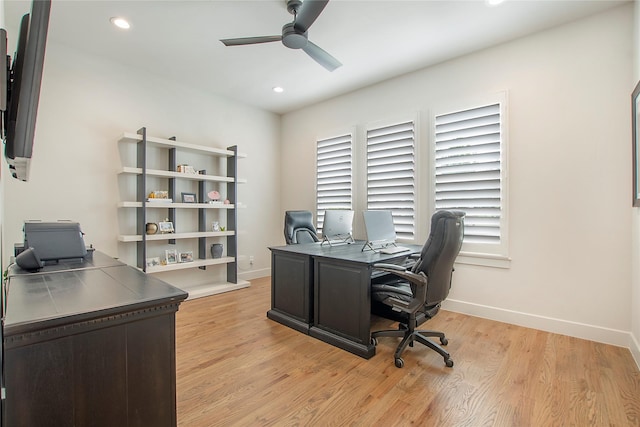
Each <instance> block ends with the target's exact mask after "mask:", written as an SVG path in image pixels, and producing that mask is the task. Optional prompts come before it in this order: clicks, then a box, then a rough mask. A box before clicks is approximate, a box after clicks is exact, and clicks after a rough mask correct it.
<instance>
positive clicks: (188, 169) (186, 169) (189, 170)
mask: <svg viewBox="0 0 640 427" xmlns="http://www.w3.org/2000/svg"><path fill="white" fill-rule="evenodd" d="M178 172H181V173H191V174H197V173H198V171H196V169H195V168H194V167H193V166H189V165H178Z"/></svg>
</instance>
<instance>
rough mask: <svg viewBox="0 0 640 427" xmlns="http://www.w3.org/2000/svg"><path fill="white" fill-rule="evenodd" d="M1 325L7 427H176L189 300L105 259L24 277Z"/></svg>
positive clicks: (16, 276) (12, 290) (13, 279)
mask: <svg viewBox="0 0 640 427" xmlns="http://www.w3.org/2000/svg"><path fill="white" fill-rule="evenodd" d="M8 286H9V289H8V298H7V310H6V313H5V318H4V328H3V333H4V374H5V384H4V385H5V387H6V400H5V406H4V410H5V411H4V412H5V413H4V414H3V415H4V418H5V419H4V422H5V423H4V425H6V426H10V427H13V426H73V425H76V426H85V425H91V426H151V425H153V426H175V425H176V395H175V393H176V389H175V373H176V369H175V312H176V311H177V310H178V306H179V304H180V303H181V302H182V301H183V300H184V299H186V298H187V296H188V294H187V293H186V292H184V291H182V290H180V289H178V288H175V287H173V286H171V285H169V284H167V283H165V282H162V281H161V280H158V279H155V278H153V277H151V276H147V275H145V274H144V273H142V272H141V271H139V270H137V269H135V268H133V267H130V266H127V265H125V264H123V263H121V262H119V261H117V260H115V259H113V258H110V257H108V256H107V255H104V254H101V253H99V252H96V253H95V254H94V255H93V259H89V260H86V261H85V260H83V261H69V262H65V263H61V264H59V265H54V266H48V267H45V268H44V270H43V271H42V272H38V273H31V274H26V273H25V272H23V271H22V270H20V269H19V268H17V267H16V268H12V269H11V271H10V274H9V280H8Z"/></svg>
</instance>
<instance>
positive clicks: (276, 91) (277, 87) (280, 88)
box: [273, 86, 284, 93]
mask: <svg viewBox="0 0 640 427" xmlns="http://www.w3.org/2000/svg"><path fill="white" fill-rule="evenodd" d="M273 91H274V92H275V93H282V92H284V89H283V88H282V87H280V86H274V87H273Z"/></svg>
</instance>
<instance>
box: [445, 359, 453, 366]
mask: <svg viewBox="0 0 640 427" xmlns="http://www.w3.org/2000/svg"><path fill="white" fill-rule="evenodd" d="M444 364H445V365H447V368H451V367H453V360H451V359H450V358H448V359H444Z"/></svg>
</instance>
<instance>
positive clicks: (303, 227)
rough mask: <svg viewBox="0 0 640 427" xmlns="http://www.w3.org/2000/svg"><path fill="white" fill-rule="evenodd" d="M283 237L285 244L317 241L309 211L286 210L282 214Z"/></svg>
mask: <svg viewBox="0 0 640 427" xmlns="http://www.w3.org/2000/svg"><path fill="white" fill-rule="evenodd" d="M284 239H285V240H286V242H287V245H292V244H296V243H313V242H319V241H320V239H318V234H317V232H316V228H315V227H314V226H313V215H312V214H311V212H309V211H286V212H285V214H284Z"/></svg>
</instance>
